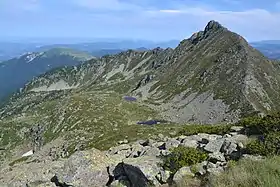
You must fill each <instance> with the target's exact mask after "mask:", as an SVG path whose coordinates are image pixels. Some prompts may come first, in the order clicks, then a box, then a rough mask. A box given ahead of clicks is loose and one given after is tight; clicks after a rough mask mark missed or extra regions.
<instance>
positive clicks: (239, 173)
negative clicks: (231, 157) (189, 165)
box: [212, 156, 280, 187]
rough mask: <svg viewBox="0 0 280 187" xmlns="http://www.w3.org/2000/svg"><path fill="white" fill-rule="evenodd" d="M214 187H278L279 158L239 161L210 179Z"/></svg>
mask: <svg viewBox="0 0 280 187" xmlns="http://www.w3.org/2000/svg"><path fill="white" fill-rule="evenodd" d="M212 180H213V181H212V186H215V187H278V186H280V157H279V156H278V157H273V158H267V159H265V160H263V161H252V160H241V161H240V162H239V163H238V164H237V165H236V166H234V167H232V168H231V169H229V171H227V172H225V173H223V174H222V175H221V176H218V177H214V178H213V179H212Z"/></svg>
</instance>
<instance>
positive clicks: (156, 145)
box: [151, 142, 165, 149]
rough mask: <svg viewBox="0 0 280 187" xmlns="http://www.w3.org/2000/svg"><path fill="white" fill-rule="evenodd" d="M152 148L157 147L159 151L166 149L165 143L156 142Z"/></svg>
mask: <svg viewBox="0 0 280 187" xmlns="http://www.w3.org/2000/svg"><path fill="white" fill-rule="evenodd" d="M151 147H155V148H158V149H165V142H155V143H153V144H152V146H151Z"/></svg>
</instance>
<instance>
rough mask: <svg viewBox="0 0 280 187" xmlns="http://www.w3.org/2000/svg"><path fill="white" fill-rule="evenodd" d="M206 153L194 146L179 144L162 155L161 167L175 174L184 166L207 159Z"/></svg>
mask: <svg viewBox="0 0 280 187" xmlns="http://www.w3.org/2000/svg"><path fill="white" fill-rule="evenodd" d="M207 157H208V156H207V154H206V153H204V152H202V151H200V150H197V149H195V148H189V147H183V146H179V147H177V148H174V149H172V150H171V153H170V154H169V155H167V156H165V157H163V168H164V169H166V170H169V171H171V173H173V174H175V173H176V172H177V171H178V170H179V169H180V168H182V167H184V166H191V165H194V164H197V163H200V162H202V161H205V160H206V159H207Z"/></svg>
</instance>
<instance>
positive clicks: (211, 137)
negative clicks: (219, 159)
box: [209, 134, 223, 141]
mask: <svg viewBox="0 0 280 187" xmlns="http://www.w3.org/2000/svg"><path fill="white" fill-rule="evenodd" d="M222 137H223V136H221V135H217V134H210V135H209V141H213V140H217V139H221V138H222Z"/></svg>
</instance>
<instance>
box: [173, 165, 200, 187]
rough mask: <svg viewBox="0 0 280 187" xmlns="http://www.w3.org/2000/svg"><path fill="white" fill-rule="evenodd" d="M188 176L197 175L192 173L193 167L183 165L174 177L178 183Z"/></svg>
mask: <svg viewBox="0 0 280 187" xmlns="http://www.w3.org/2000/svg"><path fill="white" fill-rule="evenodd" d="M187 176H191V177H194V176H195V175H194V174H193V173H192V171H191V168H190V167H182V168H181V169H179V170H178V171H177V172H176V173H175V175H174V177H173V181H174V182H175V183H176V184H179V183H180V182H181V181H182V180H183V179H184V178H185V177H187Z"/></svg>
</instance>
